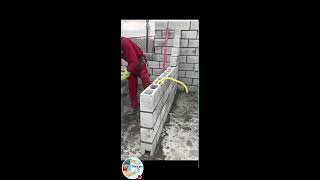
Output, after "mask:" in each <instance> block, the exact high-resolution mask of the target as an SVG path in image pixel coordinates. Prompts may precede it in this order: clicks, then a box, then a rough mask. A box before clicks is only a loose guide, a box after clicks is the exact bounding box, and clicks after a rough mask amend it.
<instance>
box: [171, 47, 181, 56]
mask: <svg viewBox="0 0 320 180" xmlns="http://www.w3.org/2000/svg"><path fill="white" fill-rule="evenodd" d="M179 52H180V48H177V47H173V48H172V49H171V56H179Z"/></svg>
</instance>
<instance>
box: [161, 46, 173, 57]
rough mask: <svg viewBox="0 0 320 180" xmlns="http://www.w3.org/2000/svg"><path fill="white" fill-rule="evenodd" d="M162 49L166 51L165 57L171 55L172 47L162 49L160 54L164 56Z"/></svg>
mask: <svg viewBox="0 0 320 180" xmlns="http://www.w3.org/2000/svg"><path fill="white" fill-rule="evenodd" d="M164 49H166V54H167V55H171V51H172V47H162V51H161V54H164Z"/></svg>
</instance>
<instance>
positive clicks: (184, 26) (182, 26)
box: [169, 21, 190, 30]
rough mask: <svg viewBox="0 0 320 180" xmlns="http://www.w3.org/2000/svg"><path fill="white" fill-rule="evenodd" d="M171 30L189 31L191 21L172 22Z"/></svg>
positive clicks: (170, 23) (170, 24)
mask: <svg viewBox="0 0 320 180" xmlns="http://www.w3.org/2000/svg"><path fill="white" fill-rule="evenodd" d="M169 29H174V30H189V29H190V21H170V22H169Z"/></svg>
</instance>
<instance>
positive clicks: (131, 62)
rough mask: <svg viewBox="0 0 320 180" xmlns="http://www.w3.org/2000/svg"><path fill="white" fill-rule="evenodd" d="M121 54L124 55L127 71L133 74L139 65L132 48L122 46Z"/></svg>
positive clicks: (127, 45) (126, 45)
mask: <svg viewBox="0 0 320 180" xmlns="http://www.w3.org/2000/svg"><path fill="white" fill-rule="evenodd" d="M123 53H124V54H125V57H126V60H127V62H128V67H127V69H128V71H129V72H130V73H134V72H135V70H136V69H137V67H138V65H139V60H138V57H137V55H136V53H135V51H134V49H133V47H132V46H130V45H129V44H125V45H124V46H123Z"/></svg>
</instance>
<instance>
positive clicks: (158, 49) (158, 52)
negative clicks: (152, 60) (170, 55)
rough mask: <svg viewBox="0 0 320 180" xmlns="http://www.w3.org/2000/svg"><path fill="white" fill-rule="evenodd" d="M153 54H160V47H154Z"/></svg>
mask: <svg viewBox="0 0 320 180" xmlns="http://www.w3.org/2000/svg"><path fill="white" fill-rule="evenodd" d="M154 52H155V53H157V54H162V47H161V46H157V47H154Z"/></svg>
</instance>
